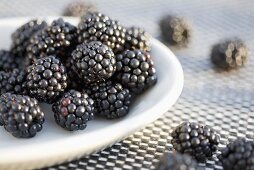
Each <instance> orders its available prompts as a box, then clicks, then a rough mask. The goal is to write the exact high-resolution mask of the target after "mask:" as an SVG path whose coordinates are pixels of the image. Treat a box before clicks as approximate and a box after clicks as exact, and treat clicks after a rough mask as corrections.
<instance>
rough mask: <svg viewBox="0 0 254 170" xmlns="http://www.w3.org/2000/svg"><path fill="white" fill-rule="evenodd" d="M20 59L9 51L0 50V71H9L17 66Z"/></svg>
mask: <svg viewBox="0 0 254 170" xmlns="http://www.w3.org/2000/svg"><path fill="white" fill-rule="evenodd" d="M19 63H20V59H19V58H16V57H15V56H14V55H13V54H12V53H11V52H10V51H6V50H0V71H11V70H13V69H15V68H19Z"/></svg>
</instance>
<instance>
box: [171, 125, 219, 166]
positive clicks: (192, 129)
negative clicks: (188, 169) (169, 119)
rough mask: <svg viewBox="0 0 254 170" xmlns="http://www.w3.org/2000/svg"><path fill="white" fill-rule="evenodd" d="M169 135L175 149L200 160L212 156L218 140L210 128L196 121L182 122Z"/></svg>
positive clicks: (202, 160)
mask: <svg viewBox="0 0 254 170" xmlns="http://www.w3.org/2000/svg"><path fill="white" fill-rule="evenodd" d="M171 135H172V138H173V139H172V141H171V142H172V144H173V147H174V149H175V150H176V151H178V152H180V153H186V154H189V155H191V156H193V157H195V158H196V159H197V160H198V161H200V162H204V161H205V160H206V158H208V157H212V155H213V153H214V152H215V151H216V150H217V148H218V144H219V142H220V136H219V135H218V134H217V133H216V132H215V131H214V130H213V129H212V128H210V127H208V126H206V125H201V124H197V123H190V122H184V123H182V124H180V125H179V126H177V127H176V128H175V129H174V130H173V132H172V133H171Z"/></svg>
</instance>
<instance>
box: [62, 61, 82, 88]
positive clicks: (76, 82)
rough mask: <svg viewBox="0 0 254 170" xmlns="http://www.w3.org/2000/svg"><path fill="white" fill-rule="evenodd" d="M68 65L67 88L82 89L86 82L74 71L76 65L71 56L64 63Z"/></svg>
mask: <svg viewBox="0 0 254 170" xmlns="http://www.w3.org/2000/svg"><path fill="white" fill-rule="evenodd" d="M64 65H65V67H66V72H67V77H68V79H67V86H68V87H67V89H66V90H70V89H75V90H78V91H79V90H82V89H83V88H85V87H84V83H82V80H81V79H80V78H79V76H78V74H77V73H76V72H75V71H74V70H75V69H74V67H73V65H72V64H71V57H70V58H67V60H66V61H65V63H64Z"/></svg>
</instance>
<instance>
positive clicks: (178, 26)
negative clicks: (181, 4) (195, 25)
mask: <svg viewBox="0 0 254 170" xmlns="http://www.w3.org/2000/svg"><path fill="white" fill-rule="evenodd" d="M160 29H161V33H162V38H163V39H164V40H165V41H166V42H168V43H169V44H170V45H176V46H179V47H186V46H187V45H188V44H189V42H190V38H191V29H190V24H188V22H187V21H186V20H185V19H184V18H180V17H177V16H172V15H167V16H165V17H163V18H162V19H161V20H160Z"/></svg>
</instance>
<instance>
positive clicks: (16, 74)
mask: <svg viewBox="0 0 254 170" xmlns="http://www.w3.org/2000/svg"><path fill="white" fill-rule="evenodd" d="M25 82H26V73H25V72H24V71H21V70H19V69H14V70H12V71H11V72H5V71H0V92H1V94H3V93H7V92H9V93H14V94H26V93H27V92H26V89H25Z"/></svg>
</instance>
